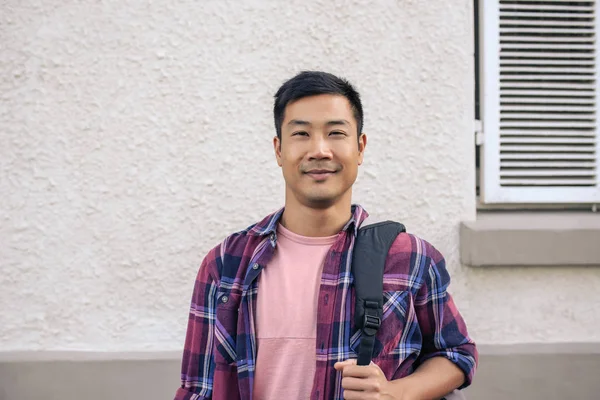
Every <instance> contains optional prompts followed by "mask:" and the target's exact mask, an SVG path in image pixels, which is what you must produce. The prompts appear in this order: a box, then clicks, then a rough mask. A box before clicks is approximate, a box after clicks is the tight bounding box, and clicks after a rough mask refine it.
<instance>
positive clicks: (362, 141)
mask: <svg viewBox="0 0 600 400" xmlns="http://www.w3.org/2000/svg"><path fill="white" fill-rule="evenodd" d="M366 147H367V135H366V134H364V133H361V134H360V136H359V138H358V165H362V163H363V160H364V157H365V148H366Z"/></svg>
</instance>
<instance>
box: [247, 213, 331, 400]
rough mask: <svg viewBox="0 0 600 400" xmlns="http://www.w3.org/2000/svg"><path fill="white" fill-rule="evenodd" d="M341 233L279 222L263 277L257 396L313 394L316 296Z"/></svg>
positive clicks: (269, 399) (265, 399)
mask: <svg viewBox="0 0 600 400" xmlns="http://www.w3.org/2000/svg"><path fill="white" fill-rule="evenodd" d="M336 238H337V235H335V236H329V237H320V238H315V237H306V236H300V235H297V234H295V233H293V232H291V231H289V230H287V229H285V228H284V227H283V226H281V225H279V226H278V228H277V248H276V251H275V255H274V257H273V259H272V260H271V262H270V263H269V264H268V265H266V266H265V268H264V270H263V271H262V272H261V274H260V277H259V281H258V295H257V299H256V301H257V305H256V334H257V336H256V340H257V352H258V354H257V358H256V374H255V380H254V398H255V399H256V400H280V399H290V400H295V399H297V400H305V399H308V398H310V393H311V389H312V385H313V379H314V374H315V367H316V337H317V304H318V302H317V299H318V295H319V286H320V285H321V274H322V272H323V265H324V261H325V256H326V255H327V252H328V251H329V248H330V247H331V245H332V244H333V243H334V242H335V240H336Z"/></svg>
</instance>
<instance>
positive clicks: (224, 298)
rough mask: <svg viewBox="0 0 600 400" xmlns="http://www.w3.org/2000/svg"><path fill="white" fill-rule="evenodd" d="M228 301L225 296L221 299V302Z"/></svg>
mask: <svg viewBox="0 0 600 400" xmlns="http://www.w3.org/2000/svg"><path fill="white" fill-rule="evenodd" d="M228 301H229V297H227V296H223V297H221V302H223V303H227V302H228Z"/></svg>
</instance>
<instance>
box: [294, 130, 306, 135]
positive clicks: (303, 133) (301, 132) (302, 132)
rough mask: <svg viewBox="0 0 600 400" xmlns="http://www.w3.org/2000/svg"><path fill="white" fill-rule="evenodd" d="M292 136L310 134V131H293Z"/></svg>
mask: <svg viewBox="0 0 600 400" xmlns="http://www.w3.org/2000/svg"><path fill="white" fill-rule="evenodd" d="M292 136H308V132H305V131H298V132H294V133H292Z"/></svg>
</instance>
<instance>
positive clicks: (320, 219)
mask: <svg viewBox="0 0 600 400" xmlns="http://www.w3.org/2000/svg"><path fill="white" fill-rule="evenodd" d="M351 206H352V203H351V200H350V197H348V199H347V200H346V201H339V202H337V203H334V204H332V205H330V206H328V207H323V208H313V207H310V206H306V205H304V204H300V203H298V202H296V201H290V200H289V197H288V196H286V200H285V210H284V211H283V215H282V216H281V221H280V222H281V224H282V225H283V226H284V227H285V228H286V229H289V230H290V231H292V232H294V233H295V234H297V235H301V236H308V237H325V236H333V235H336V234H338V233H339V232H340V231H341V230H342V228H343V227H344V225H346V223H347V222H348V220H349V219H350V218H351V217H352V209H351Z"/></svg>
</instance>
